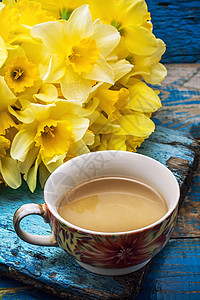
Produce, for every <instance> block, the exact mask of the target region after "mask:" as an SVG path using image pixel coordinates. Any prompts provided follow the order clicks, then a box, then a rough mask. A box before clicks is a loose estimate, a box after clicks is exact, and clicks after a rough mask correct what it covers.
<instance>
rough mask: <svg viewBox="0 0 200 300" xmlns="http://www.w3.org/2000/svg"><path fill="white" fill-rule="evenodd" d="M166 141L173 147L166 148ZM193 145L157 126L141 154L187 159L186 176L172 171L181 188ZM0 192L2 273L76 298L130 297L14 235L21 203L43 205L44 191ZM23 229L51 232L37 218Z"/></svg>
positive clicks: (112, 280) (113, 281)
mask: <svg viewBox="0 0 200 300" xmlns="http://www.w3.org/2000/svg"><path fill="white" fill-rule="evenodd" d="M159 141H160V142H159ZM168 141H170V143H172V144H173V145H169V143H168ZM193 144H194V140H193V139H192V138H190V137H189V136H186V135H184V134H182V135H181V134H180V133H179V132H174V131H173V130H170V129H167V128H162V127H159V126H158V127H157V128H156V131H155V133H154V134H153V135H152V136H151V138H150V139H149V140H147V141H146V142H145V143H144V144H143V146H142V147H141V149H140V152H141V153H143V154H146V155H148V156H151V157H153V158H156V159H158V160H159V161H161V162H162V163H164V164H165V165H167V162H168V160H169V159H170V158H171V157H177V158H180V159H184V160H187V161H188V165H187V167H186V169H187V170H186V173H183V172H180V171H179V169H174V170H173V172H174V174H175V176H176V177H177V179H178V181H179V183H180V185H182V184H183V181H184V179H185V178H186V176H187V172H188V169H189V168H190V167H191V166H192V164H193V162H194V151H193V149H192V145H193ZM188 146H190V147H191V149H189V148H188ZM0 189H1V192H0V209H1V216H2V218H1V227H0V240H1V256H0V270H1V271H6V272H7V271H8V270H7V268H9V271H10V272H15V273H16V272H17V273H21V274H23V275H26V276H27V277H30V278H33V279H35V280H38V281H39V282H40V284H41V285H42V284H46V285H48V286H51V287H52V288H53V289H54V290H58V291H59V292H62V291H63V292H66V293H67V294H68V295H69V294H73V295H76V297H82V298H83V297H87V298H88V299H109V298H111V296H113V297H115V298H116V299H122V298H121V297H122V296H124V295H125V296H126V297H127V298H130V297H131V293H132V291H131V289H129V290H128V289H127V287H126V286H125V285H123V284H122V283H120V282H119V280H118V279H117V277H106V276H100V275H96V274H93V273H89V272H87V271H85V270H84V269H82V268H81V267H80V266H79V265H78V264H77V263H76V262H75V261H74V260H73V259H72V258H71V257H70V256H68V255H67V254H66V253H65V252H64V251H63V250H61V249H59V248H49V247H38V246H34V245H30V244H27V243H26V242H23V241H22V240H20V238H19V237H17V235H16V233H15V232H14V229H13V225H12V216H13V214H14V212H15V210H16V209H17V208H18V207H19V206H20V205H22V204H24V203H30V202H37V203H43V192H42V190H41V189H40V188H37V190H36V192H35V193H34V194H32V193H31V192H29V191H28V188H27V187H26V185H25V184H23V186H22V187H21V188H20V189H18V190H16V191H14V190H12V189H10V188H8V187H3V186H2V185H1V186H0ZM22 222H23V221H22ZM22 227H23V228H24V229H25V230H27V231H30V230H31V232H35V233H39V234H48V233H49V231H50V230H49V227H48V226H44V223H43V220H42V219H39V217H38V218H36V216H33V217H30V218H29V219H28V220H26V221H25V220H24V222H23V223H22ZM30 228H31V229H30ZM131 276H132V277H134V274H131V275H129V277H127V279H130V278H131Z"/></svg>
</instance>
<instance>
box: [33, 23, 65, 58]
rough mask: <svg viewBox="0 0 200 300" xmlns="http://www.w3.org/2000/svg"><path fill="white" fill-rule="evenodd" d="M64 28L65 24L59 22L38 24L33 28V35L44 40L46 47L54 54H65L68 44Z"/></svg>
mask: <svg viewBox="0 0 200 300" xmlns="http://www.w3.org/2000/svg"><path fill="white" fill-rule="evenodd" d="M63 26H64V25H63V23H60V22H57V21H51V22H45V23H41V24H37V25H34V26H33V27H32V28H31V35H32V37H34V38H36V39H40V40H42V42H43V43H44V45H45V46H46V47H47V48H48V49H49V50H51V51H52V52H58V53H59V52H65V47H66V45H67V42H66V37H65V35H64V31H63Z"/></svg>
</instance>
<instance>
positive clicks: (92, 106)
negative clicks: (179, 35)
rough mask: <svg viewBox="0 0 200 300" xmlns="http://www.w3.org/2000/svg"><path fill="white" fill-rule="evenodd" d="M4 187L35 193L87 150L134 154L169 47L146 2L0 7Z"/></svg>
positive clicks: (93, 0)
mask: <svg viewBox="0 0 200 300" xmlns="http://www.w3.org/2000/svg"><path fill="white" fill-rule="evenodd" d="M0 20H1V26H0V183H1V182H4V183H5V184H7V185H9V186H11V187H12V188H17V187H18V186H20V184H21V174H23V178H24V180H25V181H26V182H27V184H28V186H29V188H30V190H31V191H34V190H35V187H36V184H37V178H39V181H40V183H41V185H42V187H43V186H44V184H45V181H46V179H47V178H48V176H49V175H50V174H51V173H52V172H53V171H54V170H55V169H56V168H57V167H58V166H60V165H61V164H62V163H63V162H65V161H67V160H69V159H71V158H73V157H76V156H77V155H82V154H84V153H88V152H90V151H97V150H100V151H101V150H112V149H115V150H123V151H137V147H139V146H140V145H141V143H142V142H143V141H144V140H145V139H146V138H148V137H149V135H150V134H151V133H152V132H153V131H154V129H155V125H154V123H153V121H152V120H151V115H152V113H153V112H155V111H156V110H157V109H159V108H160V107H161V101H160V99H159V97H158V94H159V92H158V91H156V90H154V89H153V88H152V87H151V86H149V85H148V84H153V85H154V84H160V82H161V81H162V80H163V79H164V77H165V76H166V68H165V67H164V66H163V65H162V64H161V63H160V60H161V56H162V55H163V53H164V52H165V48H166V47H165V44H164V42H163V41H161V40H160V39H157V38H156V37H155V36H154V34H153V25H152V23H151V16H150V13H149V12H148V8H147V5H146V3H145V0H109V1H106V0H86V1H85V0H74V1H70V0H57V1H54V0H18V1H15V0H2V2H0Z"/></svg>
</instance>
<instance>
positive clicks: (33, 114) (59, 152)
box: [11, 100, 89, 190]
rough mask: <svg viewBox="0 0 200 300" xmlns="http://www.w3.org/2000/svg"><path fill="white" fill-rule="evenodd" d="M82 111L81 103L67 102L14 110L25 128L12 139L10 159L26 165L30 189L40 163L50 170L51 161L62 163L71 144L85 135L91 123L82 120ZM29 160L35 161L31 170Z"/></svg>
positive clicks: (33, 105)
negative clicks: (19, 110)
mask: <svg viewBox="0 0 200 300" xmlns="http://www.w3.org/2000/svg"><path fill="white" fill-rule="evenodd" d="M79 111H81V106H80V105H79V104H77V103H75V102H74V101H65V100H58V101H56V102H55V103H54V104H49V105H41V104H33V103H31V104H29V106H28V107H27V108H26V109H25V110H24V112H23V111H22V112H21V113H20V114H18V113H17V112H14V111H13V113H14V114H15V117H18V119H19V120H20V121H23V125H22V126H21V128H20V130H19V132H18V133H17V134H16V136H15V138H14V140H13V143H12V147H11V156H12V157H13V158H14V159H17V160H19V161H21V162H24V164H23V165H22V166H23V167H22V168H23V171H24V173H25V175H26V176H25V179H26V180H27V181H28V182H30V185H29V187H30V189H31V190H34V188H35V184H36V175H37V168H38V167H39V165H40V163H41V161H43V163H44V164H45V166H46V167H47V169H48V167H49V165H51V163H52V162H54V163H56V162H57V161H58V160H59V163H60V164H61V163H62V162H63V159H64V157H65V156H66V154H67V152H68V150H69V148H70V146H71V144H73V143H76V142H78V141H79V140H81V139H82V137H83V136H84V134H85V132H86V131H87V129H88V126H89V120H88V119H86V118H83V117H80V116H79V115H78V114H79ZM29 156H30V157H29ZM30 161H32V162H34V161H35V166H34V167H33V169H32V171H31V165H30ZM33 170H34V171H33Z"/></svg>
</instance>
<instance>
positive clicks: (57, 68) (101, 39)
mask: <svg viewBox="0 0 200 300" xmlns="http://www.w3.org/2000/svg"><path fill="white" fill-rule="evenodd" d="M31 34H32V36H33V37H34V38H37V39H38V38H39V39H41V40H42V42H43V43H44V45H45V46H46V47H47V48H48V50H49V51H51V53H52V55H51V62H50V66H49V72H48V74H47V76H46V78H45V81H46V82H47V83H49V82H60V84H61V89H62V93H63V95H64V97H65V98H66V99H75V100H78V101H80V102H84V101H86V99H87V97H88V95H89V93H90V92H91V90H92V85H93V81H94V80H95V81H97V82H99V81H100V82H108V83H110V84H114V72H113V69H112V68H111V66H110V65H109V64H108V63H107V62H106V59H105V57H106V56H107V55H109V54H110V53H111V52H112V51H113V49H114V48H115V47H116V46H117V44H118V43H119V40H120V35H119V33H118V31H117V30H116V29H115V28H114V27H113V26H109V25H105V24H101V23H100V22H96V23H93V22H92V18H91V14H90V11H89V7H88V5H83V6H81V7H79V8H77V9H76V10H74V11H73V13H72V14H71V16H70V18H69V20H68V21H62V22H59V21H57V22H47V23H43V24H39V25H36V26H33V28H32V30H31Z"/></svg>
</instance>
